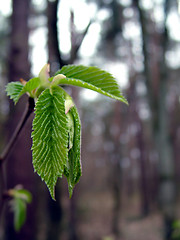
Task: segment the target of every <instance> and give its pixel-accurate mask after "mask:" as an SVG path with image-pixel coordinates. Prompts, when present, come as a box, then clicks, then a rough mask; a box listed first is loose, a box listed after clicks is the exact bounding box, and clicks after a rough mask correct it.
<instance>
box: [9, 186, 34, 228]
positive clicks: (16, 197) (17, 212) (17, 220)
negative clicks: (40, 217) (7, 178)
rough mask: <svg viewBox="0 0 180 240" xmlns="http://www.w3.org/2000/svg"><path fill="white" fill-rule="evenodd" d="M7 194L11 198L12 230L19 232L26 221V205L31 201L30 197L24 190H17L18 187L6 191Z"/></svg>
mask: <svg viewBox="0 0 180 240" xmlns="http://www.w3.org/2000/svg"><path fill="white" fill-rule="evenodd" d="M8 194H9V196H10V197H12V200H11V201H10V204H11V207H12V210H13V212H14V228H15V230H16V231H19V230H20V229H21V227H22V226H23V225H24V222H25V220H26V208H27V203H30V202H31V201H32V195H31V193H30V192H29V191H27V190H26V189H22V188H18V186H16V187H15V188H14V189H10V190H8Z"/></svg>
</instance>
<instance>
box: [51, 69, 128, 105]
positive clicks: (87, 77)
mask: <svg viewBox="0 0 180 240" xmlns="http://www.w3.org/2000/svg"><path fill="white" fill-rule="evenodd" d="M57 74H64V75H65V76H66V78H64V79H61V80H60V81H59V84H70V85H75V86H79V87H83V88H88V89H91V90H94V91H96V92H98V93H101V94H103V95H105V96H108V97H111V98H114V99H116V100H119V101H122V102H124V103H127V100H126V99H125V98H124V97H123V95H122V94H121V92H120V90H119V86H118V84H117V82H116V80H115V78H114V77H113V76H112V75H111V74H110V73H108V72H106V71H104V70H101V69H99V68H97V67H86V66H82V65H79V66H76V65H67V66H64V67H62V69H61V70H59V71H58V72H57V73H56V74H55V75H57Z"/></svg>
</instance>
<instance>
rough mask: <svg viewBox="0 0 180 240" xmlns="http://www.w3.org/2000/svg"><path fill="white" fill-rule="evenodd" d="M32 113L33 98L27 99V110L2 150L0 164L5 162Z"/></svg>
mask: <svg viewBox="0 0 180 240" xmlns="http://www.w3.org/2000/svg"><path fill="white" fill-rule="evenodd" d="M33 111H34V99H33V98H29V102H28V105H27V108H26V109H25V112H24V114H23V116H22V119H21V121H20V122H19V124H18V126H17V128H16V130H15V132H14V134H13V136H12V138H11V139H10V141H9V143H8V145H7V146H6V148H5V149H4V151H3V153H2V154H1V157H0V162H3V161H5V159H6V158H7V157H8V155H9V153H10V152H11V150H12V148H13V146H14V144H15V142H16V139H17V138H18V136H19V134H20V132H21V130H22V128H23V127H24V125H25V123H26V121H27V120H28V118H29V116H30V115H31V113H32V112H33Z"/></svg>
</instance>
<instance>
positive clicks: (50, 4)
mask: <svg viewBox="0 0 180 240" xmlns="http://www.w3.org/2000/svg"><path fill="white" fill-rule="evenodd" d="M59 3H60V0H55V1H48V0H47V18H48V19H47V20H48V40H47V42H48V62H49V63H50V72H51V75H53V74H54V73H55V72H56V71H57V70H59V69H60V67H62V66H63V65H64V63H63V61H62V60H61V53H60V51H59V41H58V30H57V21H58V17H57V16H58V15H57V14H58V5H59ZM47 204H48V219H47V238H46V239H47V240H58V239H60V238H61V222H62V218H63V212H62V204H61V184H60V183H58V184H57V185H56V201H53V200H52V199H51V197H48V202H47Z"/></svg>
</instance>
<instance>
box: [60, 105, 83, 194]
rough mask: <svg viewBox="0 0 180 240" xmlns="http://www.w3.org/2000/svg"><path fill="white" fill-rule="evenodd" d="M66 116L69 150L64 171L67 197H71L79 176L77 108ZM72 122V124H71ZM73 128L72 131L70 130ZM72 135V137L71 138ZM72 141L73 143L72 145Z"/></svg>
mask: <svg viewBox="0 0 180 240" xmlns="http://www.w3.org/2000/svg"><path fill="white" fill-rule="evenodd" d="M68 114H69V115H70V117H69V128H70V129H69V138H70V139H69V140H70V144H69V145H70V148H69V152H68V161H67V163H66V167H65V170H64V175H65V176H66V177H67V180H68V185H69V196H70V197H71V196H72V193H73V188H74V186H75V184H76V183H77V182H78V181H79V178H80V176H81V160H80V156H81V122H80V118H79V114H78V111H77V108H76V107H75V106H73V107H72V108H71V109H70V110H69V112H68ZM72 120H73V121H74V123H72ZM72 128H73V130H72ZM72 134H74V136H72ZM72 141H73V143H72Z"/></svg>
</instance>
